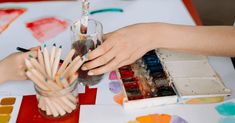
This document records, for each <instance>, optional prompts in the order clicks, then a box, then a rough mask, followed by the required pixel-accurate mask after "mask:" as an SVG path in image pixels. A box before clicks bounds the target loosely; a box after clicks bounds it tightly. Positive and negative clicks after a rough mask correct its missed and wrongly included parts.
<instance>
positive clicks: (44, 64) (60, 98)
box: [25, 45, 87, 117]
mask: <svg viewBox="0 0 235 123" xmlns="http://www.w3.org/2000/svg"><path fill="white" fill-rule="evenodd" d="M61 52H62V46H60V47H59V48H56V45H53V48H52V52H51V53H49V51H48V50H47V47H46V45H44V47H43V50H42V52H41V51H40V50H38V54H39V55H38V59H35V58H33V57H31V56H29V57H28V58H27V59H25V64H26V66H27V68H28V70H27V71H26V75H27V76H28V77H29V78H30V79H31V80H32V81H33V82H34V83H35V85H36V87H35V89H36V91H37V93H38V94H37V98H38V102H39V104H38V107H39V108H40V109H41V110H42V111H44V112H45V113H46V114H47V115H52V116H53V117H58V116H64V115H65V114H66V113H71V112H72V111H73V110H75V109H76V105H77V98H76V96H77V93H75V94H74V93H73V91H74V89H75V88H76V85H77V84H76V82H75V81H76V79H77V77H78V74H77V70H78V69H79V68H80V67H81V65H82V64H83V63H84V62H85V61H86V60H87V55H84V56H83V57H80V56H77V57H75V58H74V60H72V57H73V56H74V53H75V50H74V49H72V50H71V51H70V52H69V54H68V56H67V57H66V58H65V60H64V62H63V63H62V65H61V66H60V65H59V61H60V56H61Z"/></svg>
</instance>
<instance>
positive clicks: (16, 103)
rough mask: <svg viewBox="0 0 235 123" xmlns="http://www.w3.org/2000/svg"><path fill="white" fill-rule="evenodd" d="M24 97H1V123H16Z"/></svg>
mask: <svg viewBox="0 0 235 123" xmlns="http://www.w3.org/2000/svg"><path fill="white" fill-rule="evenodd" d="M21 101H22V97H2V96H0V123H8V122H9V123H15V122H16V118H17V116H18V111H19V108H20V104H21Z"/></svg>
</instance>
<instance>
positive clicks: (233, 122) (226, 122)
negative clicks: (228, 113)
mask: <svg viewBox="0 0 235 123" xmlns="http://www.w3.org/2000/svg"><path fill="white" fill-rule="evenodd" d="M219 123H235V117H224V118H220V120H219Z"/></svg>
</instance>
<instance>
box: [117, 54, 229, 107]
mask: <svg viewBox="0 0 235 123" xmlns="http://www.w3.org/2000/svg"><path fill="white" fill-rule="evenodd" d="M117 73H118V74H117V75H118V77H119V78H120V81H121V84H122V87H123V90H124V95H125V97H124V100H123V106H124V108H125V109H127V110H128V109H135V108H144V107H151V106H156V105H165V104H174V103H186V104H192V103H193V104H195V103H212V102H219V101H223V98H224V96H227V95H230V94H231V90H230V89H228V88H226V87H225V86H224V84H223V82H222V80H221V78H220V77H219V76H218V74H216V72H215V71H214V70H213V68H212V67H211V66H210V64H209V63H208V59H207V57H206V56H199V55H191V54H185V53H176V52H170V51H167V50H152V51H150V52H148V53H146V54H145V55H144V56H143V57H142V58H141V59H139V60H137V61H136V62H135V63H133V64H131V65H127V66H123V67H121V68H119V69H118V70H117ZM205 100H206V101H205Z"/></svg>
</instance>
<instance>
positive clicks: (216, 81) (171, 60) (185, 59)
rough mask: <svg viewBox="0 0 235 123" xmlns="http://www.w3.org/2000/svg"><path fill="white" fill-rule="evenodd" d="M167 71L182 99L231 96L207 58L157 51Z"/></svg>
mask: <svg viewBox="0 0 235 123" xmlns="http://www.w3.org/2000/svg"><path fill="white" fill-rule="evenodd" d="M156 53H157V54H158V57H159V58H160V60H161V62H162V64H163V66H164V68H165V71H166V72H167V74H168V76H169V77H170V79H171V82H172V83H173V84H174V87H175V89H176V91H177V93H178V95H179V96H180V97H181V98H197V97H214V96H226V95H230V94H231V90H230V89H228V88H226V87H225V85H224V83H223V82H222V80H221V79H220V77H219V75H218V74H216V72H215V71H214V70H213V68H212V67H211V65H210V64H209V63H208V59H207V57H206V56H200V55H192V54H186V53H176V52H171V51H167V50H162V49H161V50H157V51H156Z"/></svg>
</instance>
